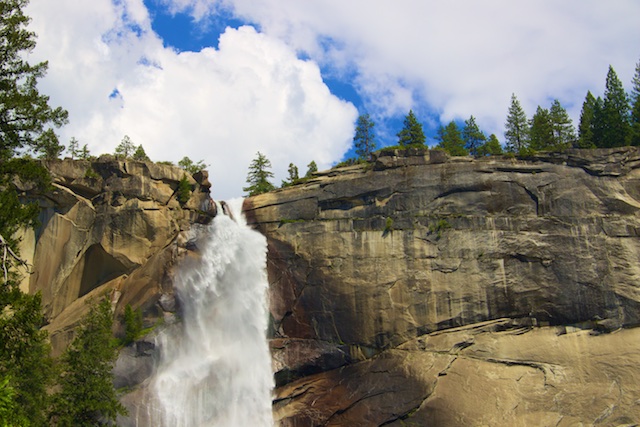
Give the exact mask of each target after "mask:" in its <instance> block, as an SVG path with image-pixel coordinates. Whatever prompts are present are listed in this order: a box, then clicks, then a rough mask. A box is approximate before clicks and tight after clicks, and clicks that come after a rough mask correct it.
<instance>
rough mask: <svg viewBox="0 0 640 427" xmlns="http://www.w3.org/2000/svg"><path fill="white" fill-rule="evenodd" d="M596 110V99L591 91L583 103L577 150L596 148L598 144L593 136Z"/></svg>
mask: <svg viewBox="0 0 640 427" xmlns="http://www.w3.org/2000/svg"><path fill="white" fill-rule="evenodd" d="M595 108H596V98H595V97H594V96H593V94H592V93H591V91H588V92H587V96H586V97H585V99H584V102H583V103H582V111H581V112H580V125H579V127H578V141H577V144H576V145H577V148H595V147H596V144H595V141H594V136H593V126H594V114H595Z"/></svg>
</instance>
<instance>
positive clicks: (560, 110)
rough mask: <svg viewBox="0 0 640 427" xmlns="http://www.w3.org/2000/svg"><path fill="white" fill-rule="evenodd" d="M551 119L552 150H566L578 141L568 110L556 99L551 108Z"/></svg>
mask: <svg viewBox="0 0 640 427" xmlns="http://www.w3.org/2000/svg"><path fill="white" fill-rule="evenodd" d="M549 120H550V121H551V128H552V131H553V142H552V145H551V147H550V148H551V149H552V150H564V149H566V148H569V147H571V145H573V144H574V143H575V141H576V130H575V128H574V127H573V121H572V120H571V117H569V114H568V113H567V110H565V109H564V107H563V106H562V105H561V104H560V101H558V100H557V99H554V100H553V102H552V103H551V108H550V109H549Z"/></svg>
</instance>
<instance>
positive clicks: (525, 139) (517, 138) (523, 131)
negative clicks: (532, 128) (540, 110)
mask: <svg viewBox="0 0 640 427" xmlns="http://www.w3.org/2000/svg"><path fill="white" fill-rule="evenodd" d="M505 129H506V130H505V132H504V137H505V141H506V148H507V151H509V152H512V153H517V152H520V150H522V149H523V148H525V147H526V146H527V145H528V144H529V125H528V123H527V115H526V114H525V112H524V110H523V109H522V106H521V105H520V101H518V98H517V97H516V95H515V94H511V105H510V106H509V113H508V115H507V122H506V123H505Z"/></svg>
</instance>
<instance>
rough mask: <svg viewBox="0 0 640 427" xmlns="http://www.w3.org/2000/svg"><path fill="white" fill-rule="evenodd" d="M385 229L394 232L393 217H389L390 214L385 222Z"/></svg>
mask: <svg viewBox="0 0 640 427" xmlns="http://www.w3.org/2000/svg"><path fill="white" fill-rule="evenodd" d="M384 231H385V232H386V233H390V232H392V231H393V218H391V217H389V216H388V217H387V219H385V222H384Z"/></svg>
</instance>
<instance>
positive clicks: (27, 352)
mask: <svg viewBox="0 0 640 427" xmlns="http://www.w3.org/2000/svg"><path fill="white" fill-rule="evenodd" d="M0 286H1V288H0V313H2V314H1V315H0V379H5V380H7V386H8V387H10V388H11V390H12V393H11V394H12V396H11V408H10V411H9V414H8V415H7V417H8V418H9V420H10V421H11V422H10V423H8V424H7V425H11V426H13V425H16V426H17V425H31V426H40V425H46V422H45V420H46V410H47V403H48V396H47V389H48V388H49V387H50V386H51V383H52V379H53V377H52V372H53V369H52V366H53V364H52V360H51V358H50V351H51V349H50V347H49V342H48V338H47V333H46V332H44V331H42V330H41V328H42V326H43V325H44V318H43V316H42V307H41V298H40V295H39V294H37V295H28V294H25V293H23V292H20V290H19V289H18V287H17V284H16V283H15V282H11V281H10V282H9V283H5V284H3V285H0ZM0 425H2V424H0Z"/></svg>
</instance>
